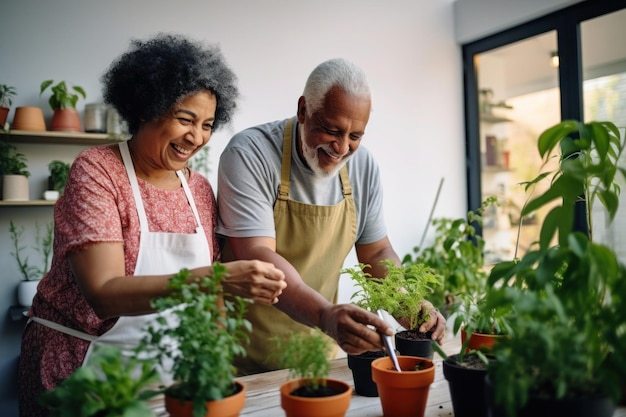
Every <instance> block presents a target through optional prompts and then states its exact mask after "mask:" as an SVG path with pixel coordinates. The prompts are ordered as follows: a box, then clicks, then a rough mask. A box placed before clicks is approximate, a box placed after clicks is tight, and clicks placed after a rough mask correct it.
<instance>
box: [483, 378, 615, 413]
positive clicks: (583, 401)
mask: <svg viewBox="0 0 626 417" xmlns="http://www.w3.org/2000/svg"><path fill="white" fill-rule="evenodd" d="M485 391H486V394H487V408H488V414H487V415H488V416H489V417H506V414H505V413H504V410H502V409H501V408H500V407H498V406H497V405H496V404H495V401H494V395H493V394H494V393H493V385H492V383H491V381H490V379H489V377H487V378H486V379H485ZM614 413H615V403H614V402H613V401H612V400H611V399H610V398H608V397H586V398H562V399H560V400H557V399H552V398H551V399H546V398H537V397H533V396H530V398H529V399H528V402H527V403H526V405H525V406H524V407H523V408H522V409H521V410H519V411H518V412H517V417H591V416H593V417H612V416H613V414H614Z"/></svg>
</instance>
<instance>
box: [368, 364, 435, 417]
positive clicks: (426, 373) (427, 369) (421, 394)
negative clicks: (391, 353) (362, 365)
mask: <svg viewBox="0 0 626 417" xmlns="http://www.w3.org/2000/svg"><path fill="white" fill-rule="evenodd" d="M398 362H399V363H400V368H401V369H402V372H398V371H396V370H395V368H394V367H393V364H392V362H391V358H389V357H384V358H379V359H376V360H375V361H374V362H372V378H373V379H374V382H376V385H377V387H378V396H379V397H380V403H381V405H382V408H383V415H384V416H386V417H424V412H425V411H426V402H427V401H428V392H429V390H430V385H431V384H432V383H433V381H434V380H435V366H434V364H433V361H431V360H429V359H424V358H418V357H414V356H398ZM418 364H423V365H424V369H421V370H415V367H416V366H417V365H418Z"/></svg>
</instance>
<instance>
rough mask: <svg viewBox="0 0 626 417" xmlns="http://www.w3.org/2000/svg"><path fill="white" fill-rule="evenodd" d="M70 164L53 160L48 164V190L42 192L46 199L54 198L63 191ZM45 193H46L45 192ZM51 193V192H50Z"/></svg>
mask: <svg viewBox="0 0 626 417" xmlns="http://www.w3.org/2000/svg"><path fill="white" fill-rule="evenodd" d="M70 166H71V165H70V164H69V163H68V162H63V161H59V160H54V161H52V162H50V163H49V164H48V171H50V176H49V177H48V190H47V191H46V192H45V193H44V198H45V199H46V200H56V199H57V198H59V195H61V194H63V191H65V183H66V182H67V177H68V175H69V172H70ZM46 193H47V194H46ZM51 193H52V194H51Z"/></svg>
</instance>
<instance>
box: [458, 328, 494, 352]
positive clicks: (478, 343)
mask: <svg viewBox="0 0 626 417" xmlns="http://www.w3.org/2000/svg"><path fill="white" fill-rule="evenodd" d="M502 337H504V336H502V335H496V334H485V333H472V335H471V337H470V341H469V342H468V344H467V348H466V349H465V351H466V352H469V351H470V350H481V351H483V352H486V353H491V351H492V350H493V346H494V345H495V344H496V343H497V341H498V339H500V338H502ZM466 339H467V332H466V331H465V329H461V344H463V343H465V340H466Z"/></svg>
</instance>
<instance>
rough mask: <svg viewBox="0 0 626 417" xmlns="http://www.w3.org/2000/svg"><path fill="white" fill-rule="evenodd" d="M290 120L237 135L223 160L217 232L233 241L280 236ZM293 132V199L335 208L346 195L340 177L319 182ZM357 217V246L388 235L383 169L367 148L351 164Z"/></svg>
mask: <svg viewBox="0 0 626 417" xmlns="http://www.w3.org/2000/svg"><path fill="white" fill-rule="evenodd" d="M288 120H289V119H285V120H278V121H274V122H270V123H266V124H262V125H259V126H255V127H251V128H249V129H246V130H244V131H242V132H239V133H237V134H236V135H235V136H233V138H232V139H231V140H230V142H229V143H228V145H227V146H226V148H225V149H224V152H223V153H222V155H221V156H220V162H219V170H218V186H217V200H218V214H219V221H218V226H217V230H216V231H217V233H218V234H220V235H223V236H229V237H260V236H263V237H272V238H275V237H276V231H275V229H274V202H275V201H276V199H277V196H278V186H279V184H280V173H281V165H282V147H283V132H284V129H285V125H286V123H287V121H288ZM296 126H297V124H296V123H294V129H293V132H292V141H293V144H292V147H291V148H292V155H291V173H290V190H289V193H290V198H291V199H292V200H296V201H300V202H303V203H307V204H313V205H320V206H323V205H335V204H337V203H339V202H340V201H341V200H342V198H343V196H342V194H341V181H340V179H339V175H338V174H337V175H334V176H332V177H325V178H322V177H319V176H316V175H315V174H314V173H313V171H312V170H311V169H310V168H308V167H307V166H306V165H305V164H304V163H303V162H302V161H301V160H300V158H299V157H298V154H297V150H296V144H295V138H296V134H295V132H296ZM347 167H348V173H349V177H350V185H351V186H352V196H353V198H354V203H355V206H356V215H357V241H356V242H355V243H359V244H367V243H373V242H376V241H378V240H380V239H382V238H384V237H385V236H386V235H387V230H386V226H385V223H384V216H383V192H382V187H381V184H380V176H379V170H378V164H377V163H376V161H375V160H374V158H373V156H372V154H371V153H370V152H369V151H368V150H367V149H366V148H365V147H364V146H363V145H362V144H361V145H360V146H359V148H358V149H357V151H356V152H355V153H354V155H353V156H352V157H351V158H350V160H348V163H347Z"/></svg>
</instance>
